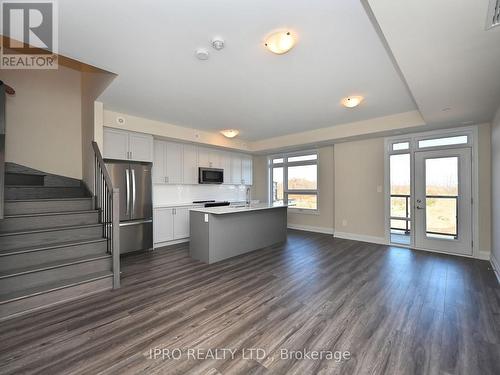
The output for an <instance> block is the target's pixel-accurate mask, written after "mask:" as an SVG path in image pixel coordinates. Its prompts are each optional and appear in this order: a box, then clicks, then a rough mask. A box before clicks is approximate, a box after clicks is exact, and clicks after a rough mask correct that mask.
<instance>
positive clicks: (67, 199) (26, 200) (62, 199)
mask: <svg viewBox="0 0 500 375" xmlns="http://www.w3.org/2000/svg"><path fill="white" fill-rule="evenodd" d="M90 199H93V198H92V197H75V198H30V199H6V200H5V202H6V203H16V202H58V201H81V200H90Z"/></svg>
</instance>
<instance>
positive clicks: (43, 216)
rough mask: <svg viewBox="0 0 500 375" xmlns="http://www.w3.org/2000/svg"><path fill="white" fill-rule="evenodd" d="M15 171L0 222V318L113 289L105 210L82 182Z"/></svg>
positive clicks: (8, 181) (7, 187) (9, 180)
mask: <svg viewBox="0 0 500 375" xmlns="http://www.w3.org/2000/svg"><path fill="white" fill-rule="evenodd" d="M14 169H15V170H11V171H10V172H9V170H7V171H6V175H5V181H6V185H5V192H4V194H5V202H4V203H5V205H4V216H5V217H4V219H3V220H0V320H4V319H7V318H11V317H14V316H18V315H20V314H23V313H26V312H29V311H33V310H36V309H39V308H42V307H46V306H50V305H54V304H57V303H61V302H64V301H69V300H72V299H76V298H79V297H82V296H85V295H89V294H92V293H96V292H99V291H103V290H107V289H111V288H113V257H112V255H111V253H110V251H109V249H110V248H109V238H105V236H104V234H106V230H105V228H104V226H103V224H102V221H101V220H102V218H101V217H102V216H103V215H102V214H101V212H103V211H102V210H97V209H95V208H94V198H93V197H91V196H90V194H89V193H88V192H87V190H86V188H85V187H84V186H83V184H82V183H81V182H80V181H78V180H73V179H65V178H64V177H60V176H53V175H45V174H42V173H41V172H38V171H33V170H20V169H19V168H17V169H16V168H14ZM106 237H108V236H106Z"/></svg>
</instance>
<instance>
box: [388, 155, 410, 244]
mask: <svg viewBox="0 0 500 375" xmlns="http://www.w3.org/2000/svg"><path fill="white" fill-rule="evenodd" d="M410 173H411V170H410V154H400V155H391V157H390V183H391V207H390V210H391V211H390V215H391V218H390V224H391V242H393V243H399V244H406V245H409V244H410V234H411V221H410V220H411V219H410V214H411V212H410V191H411V190H410V178H411V176H410Z"/></svg>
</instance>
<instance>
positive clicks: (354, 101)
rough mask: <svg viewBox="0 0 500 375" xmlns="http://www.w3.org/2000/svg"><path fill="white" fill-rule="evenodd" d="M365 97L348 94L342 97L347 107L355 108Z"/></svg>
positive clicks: (343, 103)
mask: <svg viewBox="0 0 500 375" xmlns="http://www.w3.org/2000/svg"><path fill="white" fill-rule="evenodd" d="M363 99H364V98H363V97H362V96H348V97H346V98H344V99H342V105H343V106H344V107H347V108H354V107H357V106H358V105H359V104H360V103H361V102H362V101H363Z"/></svg>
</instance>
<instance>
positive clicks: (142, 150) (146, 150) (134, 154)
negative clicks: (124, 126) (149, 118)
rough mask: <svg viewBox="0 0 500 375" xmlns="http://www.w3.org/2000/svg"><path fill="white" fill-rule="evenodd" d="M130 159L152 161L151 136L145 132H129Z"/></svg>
mask: <svg viewBox="0 0 500 375" xmlns="http://www.w3.org/2000/svg"><path fill="white" fill-rule="evenodd" d="M129 150H130V160H135V161H148V162H151V161H153V137H152V136H150V135H147V134H140V133H130V134H129Z"/></svg>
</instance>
